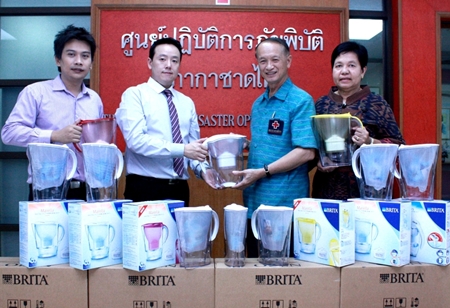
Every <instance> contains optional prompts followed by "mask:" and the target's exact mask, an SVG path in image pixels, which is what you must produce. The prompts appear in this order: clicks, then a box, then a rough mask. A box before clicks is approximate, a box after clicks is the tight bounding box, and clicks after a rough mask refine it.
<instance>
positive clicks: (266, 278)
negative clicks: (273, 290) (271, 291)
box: [255, 275, 302, 286]
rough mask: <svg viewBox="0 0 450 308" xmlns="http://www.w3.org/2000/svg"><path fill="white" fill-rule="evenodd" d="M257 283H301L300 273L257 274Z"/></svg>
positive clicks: (281, 284) (283, 284)
mask: <svg viewBox="0 0 450 308" xmlns="http://www.w3.org/2000/svg"><path fill="white" fill-rule="evenodd" d="M255 282H256V285H266V286H272V285H274V286H295V285H301V284H302V281H301V280H300V275H255Z"/></svg>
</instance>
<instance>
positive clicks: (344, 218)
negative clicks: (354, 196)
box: [293, 198, 355, 267]
mask: <svg viewBox="0 0 450 308" xmlns="http://www.w3.org/2000/svg"><path fill="white" fill-rule="evenodd" d="M354 207H355V205H354V204H353V202H345V201H338V200H319V199H310V198H302V199H296V200H294V224H293V227H294V256H295V258H296V259H299V260H303V261H309V262H315V263H320V264H325V265H332V266H337V267H341V266H345V265H349V264H353V263H355V214H354Z"/></svg>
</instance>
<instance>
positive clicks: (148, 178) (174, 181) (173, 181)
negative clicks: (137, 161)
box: [127, 174, 186, 185]
mask: <svg viewBox="0 0 450 308" xmlns="http://www.w3.org/2000/svg"><path fill="white" fill-rule="evenodd" d="M127 177H131V178H133V177H134V178H136V179H139V180H142V181H146V182H150V183H151V182H153V183H156V182H158V183H163V184H167V185H178V184H182V183H185V182H186V180H182V179H158V178H154V177H151V176H142V175H138V174H129V175H127Z"/></svg>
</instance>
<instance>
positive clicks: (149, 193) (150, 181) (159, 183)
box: [124, 174, 189, 206]
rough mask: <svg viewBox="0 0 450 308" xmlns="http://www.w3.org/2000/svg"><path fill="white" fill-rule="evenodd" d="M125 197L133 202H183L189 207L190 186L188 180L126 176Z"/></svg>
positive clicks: (135, 175)
mask: <svg viewBox="0 0 450 308" xmlns="http://www.w3.org/2000/svg"><path fill="white" fill-rule="evenodd" d="M124 196H125V198H126V199H131V200H133V202H140V201H152V200H165V199H172V200H182V201H184V206H189V185H188V183H187V181H186V180H172V179H157V178H152V177H146V176H141V175H137V174H129V175H127V176H126V181H125V192H124Z"/></svg>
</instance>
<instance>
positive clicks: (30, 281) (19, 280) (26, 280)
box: [2, 274, 48, 286]
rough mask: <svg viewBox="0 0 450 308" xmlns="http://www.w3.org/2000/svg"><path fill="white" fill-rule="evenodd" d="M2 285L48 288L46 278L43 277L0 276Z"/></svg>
mask: <svg viewBox="0 0 450 308" xmlns="http://www.w3.org/2000/svg"><path fill="white" fill-rule="evenodd" d="M2 283H3V284H12V285H27V286H34V285H36V286H41V285H45V286H48V281H47V276H44V275H12V274H3V275H2Z"/></svg>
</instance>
